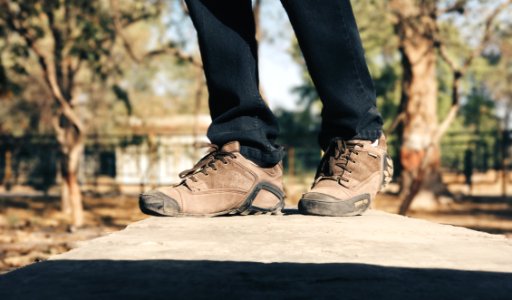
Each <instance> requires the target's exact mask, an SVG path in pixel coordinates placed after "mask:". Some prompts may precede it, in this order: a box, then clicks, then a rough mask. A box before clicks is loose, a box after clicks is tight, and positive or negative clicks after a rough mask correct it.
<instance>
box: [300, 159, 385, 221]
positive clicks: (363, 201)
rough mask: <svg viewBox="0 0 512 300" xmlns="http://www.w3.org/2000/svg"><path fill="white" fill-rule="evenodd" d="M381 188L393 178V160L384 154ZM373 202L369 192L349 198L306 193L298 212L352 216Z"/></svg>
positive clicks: (362, 211) (358, 213)
mask: <svg viewBox="0 0 512 300" xmlns="http://www.w3.org/2000/svg"><path fill="white" fill-rule="evenodd" d="M382 164H383V165H382V181H381V185H380V187H379V190H382V189H383V188H384V187H385V186H386V185H388V184H389V183H390V182H391V180H392V179H393V160H392V159H391V157H389V155H387V154H386V156H385V157H384V159H383V160H382ZM372 202H373V199H372V196H371V194H369V193H365V194H361V195H357V196H354V197H352V198H349V199H344V200H342V199H337V198H334V197H332V196H330V195H326V194H321V193H314V192H310V193H306V194H304V195H303V196H302V198H301V199H300V201H299V212H300V213H302V214H305V215H316V216H330V217H353V216H360V215H362V214H363V213H364V212H365V211H366V210H367V209H368V208H369V207H370V205H371V203H372Z"/></svg>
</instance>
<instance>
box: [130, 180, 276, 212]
mask: <svg viewBox="0 0 512 300" xmlns="http://www.w3.org/2000/svg"><path fill="white" fill-rule="evenodd" d="M262 189H263V190H266V191H269V192H271V193H272V194H274V195H275V196H276V197H277V198H278V199H279V202H278V203H277V205H276V206H274V207H272V208H269V209H265V208H261V207H256V206H253V205H252V204H253V201H254V199H256V196H257V195H258V193H259V192H260V191H261V190H262ZM284 196H285V195H284V192H283V191H281V190H280V189H279V188H278V187H276V186H275V185H273V184H271V183H268V182H259V183H258V184H256V186H255V187H254V188H253V189H252V190H251V192H250V193H249V195H247V197H246V198H245V199H244V201H243V202H242V204H241V205H240V206H239V207H236V208H232V209H229V210H226V211H220V212H215V213H211V214H190V213H181V212H178V213H172V214H170V213H166V212H165V211H164V207H163V205H162V206H161V207H160V208H156V207H153V208H150V207H148V206H147V205H146V203H145V201H144V199H143V194H141V195H140V197H139V208H140V210H141V211H142V212H143V213H144V214H147V215H152V216H160V217H217V216H226V215H242V216H247V215H281V214H282V210H283V208H284Z"/></svg>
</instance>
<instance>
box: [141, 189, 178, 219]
mask: <svg viewBox="0 0 512 300" xmlns="http://www.w3.org/2000/svg"><path fill="white" fill-rule="evenodd" d="M139 206H140V209H141V211H142V212H143V213H145V214H149V215H163V216H176V215H178V214H179V213H180V207H179V205H178V202H177V201H176V200H174V199H173V198H171V197H169V196H168V195H166V194H164V193H162V192H160V191H157V190H153V191H149V192H146V193H143V194H141V195H140V197H139Z"/></svg>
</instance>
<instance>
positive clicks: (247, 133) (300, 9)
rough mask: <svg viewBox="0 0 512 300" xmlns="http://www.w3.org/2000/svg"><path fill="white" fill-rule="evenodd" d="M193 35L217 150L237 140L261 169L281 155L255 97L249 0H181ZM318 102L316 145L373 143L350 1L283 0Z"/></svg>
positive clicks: (367, 87) (375, 124)
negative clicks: (353, 141)
mask: <svg viewBox="0 0 512 300" xmlns="http://www.w3.org/2000/svg"><path fill="white" fill-rule="evenodd" d="M186 2H187V5H188V8H189V11H190V15H191V18H192V22H193V23H194V26H195V28H196V30H197V33H198V39H199V48H200V51H201V56H202V59H203V64H204V72H205V75H206V81H207V85H208V92H209V107H210V113H211V116H212V124H211V126H210V127H209V129H208V134H207V135H208V138H209V139H210V141H211V142H212V143H214V144H217V145H223V144H225V143H227V142H229V141H233V140H238V141H240V143H241V145H242V147H241V153H242V154H243V155H244V156H245V157H247V158H249V159H251V160H253V161H254V162H256V163H257V164H259V165H261V166H269V165H274V164H276V163H277V162H279V161H280V160H281V158H282V156H283V151H282V149H281V148H280V147H279V146H277V145H276V144H275V140H276V138H277V135H278V132H279V129H278V125H277V121H276V118H275V116H274V115H273V114H272V112H271V111H270V109H269V108H268V106H267V105H266V104H265V102H264V101H263V100H262V98H261V95H260V93H259V89H258V88H259V78H258V56H257V42H256V39H255V24H254V17H253V13H252V6H251V0H186ZM281 2H282V4H283V6H284V8H285V9H286V12H287V13H288V16H289V18H290V21H291V24H292V26H293V28H294V30H295V34H296V35H297V39H298V41H299V45H300V48H301V50H302V53H303V55H304V58H305V60H306V64H307V66H308V70H309V72H310V74H311V77H312V79H313V82H314V84H315V86H316V89H317V91H318V94H319V96H320V99H321V100H322V102H323V109H322V126H321V131H320V135H319V143H320V146H321V147H322V148H323V149H324V150H325V149H326V148H327V146H328V144H329V142H330V141H331V139H333V138H342V139H354V138H358V139H367V140H374V139H377V138H378V137H379V136H380V133H381V128H382V117H381V116H380V114H379V112H378V111H377V108H376V100H375V90H374V87H373V82H372V79H371V77H370V74H369V71H368V68H367V66H366V61H365V58H364V52H363V47H362V45H361V40H360V37H359V32H358V29H357V25H356V21H355V19H354V15H353V12H352V7H351V5H350V1H349V0H281Z"/></svg>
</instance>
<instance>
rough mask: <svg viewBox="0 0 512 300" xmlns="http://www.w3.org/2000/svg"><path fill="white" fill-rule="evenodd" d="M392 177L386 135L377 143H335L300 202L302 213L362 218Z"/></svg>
mask: <svg viewBox="0 0 512 300" xmlns="http://www.w3.org/2000/svg"><path fill="white" fill-rule="evenodd" d="M392 175H393V163H392V160H391V158H390V157H389V156H388V155H387V146H386V138H385V137H384V135H382V136H381V138H380V139H379V140H378V141H377V142H376V143H372V142H371V141H365V140H349V141H343V140H333V141H331V144H330V145H329V147H328V148H327V151H326V152H325V154H324V156H323V157H322V160H321V161H320V165H319V167H318V170H317V173H316V176H315V182H314V183H313V186H312V187H311V191H309V192H308V193H306V194H304V195H303V196H302V198H301V199H300V202H299V210H300V212H301V213H304V214H312V215H321V216H356V215H360V214H362V213H363V212H364V211H366V209H368V207H369V206H370V203H371V202H372V200H373V198H374V197H375V195H376V194H377V192H378V191H379V190H380V189H381V187H382V186H383V185H384V184H386V183H388V182H389V181H391V177H392Z"/></svg>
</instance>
